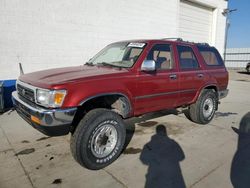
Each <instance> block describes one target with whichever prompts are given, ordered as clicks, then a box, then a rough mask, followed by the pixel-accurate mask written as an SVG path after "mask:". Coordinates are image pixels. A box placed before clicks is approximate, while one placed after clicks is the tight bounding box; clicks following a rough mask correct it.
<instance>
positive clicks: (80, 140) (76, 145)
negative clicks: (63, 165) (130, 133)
mask: <svg viewBox="0 0 250 188" xmlns="http://www.w3.org/2000/svg"><path fill="white" fill-rule="evenodd" d="M106 124H107V125H112V127H114V128H115V131H114V132H116V135H117V141H116V142H115V143H116V144H115V147H114V149H112V151H111V152H110V153H109V154H108V155H107V156H105V157H97V156H95V155H96V154H95V152H94V151H95V150H94V149H93V148H94V147H91V146H92V144H91V143H92V140H94V141H95V140H96V137H95V135H96V134H97V131H98V130H101V131H102V126H104V125H106ZM98 133H99V132H98ZM125 137H126V128H125V125H124V122H123V120H122V118H121V117H120V116H119V115H118V114H117V113H115V112H113V111H111V110H107V109H100V108H99V109H94V110H91V111H90V112H88V113H87V114H86V115H85V116H84V117H83V119H82V120H81V121H80V122H79V124H78V126H77V128H76V130H75V132H74V133H73V135H71V139H70V148H71V153H72V155H73V157H74V158H75V160H76V161H77V162H78V163H79V164H80V165H82V166H83V167H86V168H88V169H91V170H98V169H102V168H104V167H106V166H108V165H109V164H111V163H112V162H113V161H115V160H116V159H117V158H118V157H119V155H120V153H121V151H122V149H123V146H124V143H125ZM106 143H107V141H106Z"/></svg>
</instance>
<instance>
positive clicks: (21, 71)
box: [19, 63, 24, 75]
mask: <svg viewBox="0 0 250 188" xmlns="http://www.w3.org/2000/svg"><path fill="white" fill-rule="evenodd" d="M19 70H20V75H23V74H24V73H23V67H22V63H19Z"/></svg>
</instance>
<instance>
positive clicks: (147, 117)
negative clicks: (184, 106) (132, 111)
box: [123, 109, 180, 151]
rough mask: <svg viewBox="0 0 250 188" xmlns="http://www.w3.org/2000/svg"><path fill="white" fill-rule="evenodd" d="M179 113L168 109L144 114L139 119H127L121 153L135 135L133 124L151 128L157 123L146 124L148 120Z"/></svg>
mask: <svg viewBox="0 0 250 188" xmlns="http://www.w3.org/2000/svg"><path fill="white" fill-rule="evenodd" d="M179 113H180V112H179V111H177V110H175V109H170V110H163V111H158V112H152V113H148V114H145V115H142V116H139V117H132V118H129V119H127V120H126V121H125V124H126V139H125V144H124V148H123V151H124V150H125V149H126V147H127V146H128V144H129V143H130V141H131V139H132V138H133V135H134V133H135V124H137V125H139V126H142V127H151V126H154V125H156V124H158V122H155V121H150V122H146V121H148V120H150V119H154V118H158V117H162V116H166V115H170V114H174V115H178V114H179Z"/></svg>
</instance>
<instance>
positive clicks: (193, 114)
mask: <svg viewBox="0 0 250 188" xmlns="http://www.w3.org/2000/svg"><path fill="white" fill-rule="evenodd" d="M207 101H209V102H210V105H211V106H212V107H211V108H210V109H211V112H210V113H208V114H207V115H206V112H204V111H206V110H205V109H206V108H208V109H209V107H210V106H209V105H207ZM207 106H209V107H207ZM217 106H218V97H217V94H216V92H215V91H214V90H212V89H204V90H203V91H202V92H201V94H200V96H199V98H198V100H197V101H196V102H195V103H194V104H192V105H190V106H189V108H188V109H187V110H186V111H185V112H184V114H185V116H186V117H187V118H188V119H189V120H191V121H193V122H195V123H198V124H208V123H209V122H210V121H211V120H212V119H213V117H214V114H215V111H216V110H217Z"/></svg>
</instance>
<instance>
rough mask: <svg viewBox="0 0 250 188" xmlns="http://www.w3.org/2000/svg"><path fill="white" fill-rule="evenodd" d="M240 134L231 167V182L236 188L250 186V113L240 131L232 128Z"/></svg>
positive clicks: (244, 117) (245, 116) (242, 121)
mask: <svg viewBox="0 0 250 188" xmlns="http://www.w3.org/2000/svg"><path fill="white" fill-rule="evenodd" d="M232 129H233V130H234V131H235V132H236V133H237V134H238V147H237V151H236V152H235V155H234V158H233V161H232V165H231V175H230V178H231V182H232V185H233V186H234V188H248V187H249V186H250V112H248V113H247V114H245V115H244V116H243V118H242V119H241V122H240V127H239V129H237V128H235V127H232Z"/></svg>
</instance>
